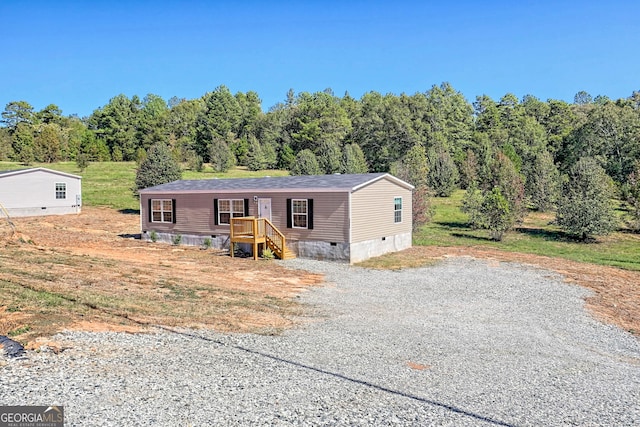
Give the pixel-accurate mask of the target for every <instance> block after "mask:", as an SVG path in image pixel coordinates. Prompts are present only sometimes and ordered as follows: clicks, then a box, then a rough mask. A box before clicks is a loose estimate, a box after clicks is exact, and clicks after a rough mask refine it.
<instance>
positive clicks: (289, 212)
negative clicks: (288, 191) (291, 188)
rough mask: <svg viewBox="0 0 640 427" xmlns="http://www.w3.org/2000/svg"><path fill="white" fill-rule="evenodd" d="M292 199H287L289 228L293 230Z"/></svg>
mask: <svg viewBox="0 0 640 427" xmlns="http://www.w3.org/2000/svg"><path fill="white" fill-rule="evenodd" d="M291 216H292V214H291V199H287V228H292V227H293V224H291Z"/></svg>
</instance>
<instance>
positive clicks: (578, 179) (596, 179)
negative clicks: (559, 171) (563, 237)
mask: <svg viewBox="0 0 640 427" xmlns="http://www.w3.org/2000/svg"><path fill="white" fill-rule="evenodd" d="M612 197H613V182H612V180H611V178H610V177H609V176H608V175H607V173H606V172H605V171H604V169H603V168H602V167H601V166H600V165H599V164H598V163H597V162H596V161H595V160H594V159H593V158H590V157H586V158H582V159H580V160H579V161H578V162H577V163H576V164H575V165H574V166H573V167H572V168H571V171H570V174H569V180H568V182H567V183H566V184H565V185H564V186H563V189H562V196H561V197H560V201H559V203H558V211H557V214H556V220H557V222H558V225H559V226H560V227H562V229H564V230H565V231H567V232H568V233H570V234H573V235H574V236H576V237H578V238H579V239H581V240H583V241H584V240H588V239H591V238H593V236H596V235H606V234H609V233H610V232H612V231H613V230H615V228H616V225H617V218H616V215H615V212H614V210H613V207H612V204H611V198H612Z"/></svg>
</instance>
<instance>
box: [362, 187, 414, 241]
mask: <svg viewBox="0 0 640 427" xmlns="http://www.w3.org/2000/svg"><path fill="white" fill-rule="evenodd" d="M411 195H412V193H411V190H409V189H407V188H404V187H401V186H399V185H397V184H395V183H394V182H392V181H390V180H388V179H380V180H378V181H375V182H373V183H371V184H369V185H367V186H365V187H363V188H360V189H358V190H356V191H354V192H353V194H352V195H351V206H352V207H351V227H352V230H351V243H357V242H363V241H366V240H371V239H375V238H382V237H389V236H395V235H398V234H402V233H410V232H411V221H412V218H411V217H412V215H411ZM395 197H402V222H400V223H395V222H394V198H395Z"/></svg>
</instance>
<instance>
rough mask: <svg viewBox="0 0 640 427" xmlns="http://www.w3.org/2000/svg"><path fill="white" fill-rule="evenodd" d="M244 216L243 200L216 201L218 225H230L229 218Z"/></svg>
mask: <svg viewBox="0 0 640 427" xmlns="http://www.w3.org/2000/svg"><path fill="white" fill-rule="evenodd" d="M242 216H244V199H220V200H218V224H231V218H238V217H242Z"/></svg>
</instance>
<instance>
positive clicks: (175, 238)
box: [171, 234, 182, 246]
mask: <svg viewBox="0 0 640 427" xmlns="http://www.w3.org/2000/svg"><path fill="white" fill-rule="evenodd" d="M171 241H172V242H173V244H174V245H176V246H178V245H179V244H180V243H181V242H182V234H176V235H175V236H173V239H171Z"/></svg>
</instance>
